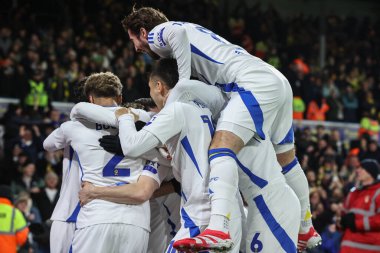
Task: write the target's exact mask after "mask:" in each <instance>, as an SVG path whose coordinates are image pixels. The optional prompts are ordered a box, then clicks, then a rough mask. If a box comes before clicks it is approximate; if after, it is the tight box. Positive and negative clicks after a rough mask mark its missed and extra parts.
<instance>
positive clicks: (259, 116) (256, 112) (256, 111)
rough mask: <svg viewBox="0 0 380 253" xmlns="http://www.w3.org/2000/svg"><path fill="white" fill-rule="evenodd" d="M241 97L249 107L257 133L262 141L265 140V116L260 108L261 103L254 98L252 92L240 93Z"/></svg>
mask: <svg viewBox="0 0 380 253" xmlns="http://www.w3.org/2000/svg"><path fill="white" fill-rule="evenodd" d="M239 95H240V97H241V100H243V103H244V104H245V106H246V107H247V109H248V111H249V114H250V115H251V118H252V119H253V123H254V124H255V127H256V133H257V134H258V135H259V136H260V138H261V139H262V140H265V134H264V132H263V123H264V115H263V111H262V110H261V108H260V105H259V102H258V101H257V100H256V98H255V96H253V94H252V92H251V91H239Z"/></svg>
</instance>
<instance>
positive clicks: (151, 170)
mask: <svg viewBox="0 0 380 253" xmlns="http://www.w3.org/2000/svg"><path fill="white" fill-rule="evenodd" d="M143 170H147V171H150V172H152V173H153V174H157V169H156V168H155V167H153V166H150V165H145V166H144V168H143Z"/></svg>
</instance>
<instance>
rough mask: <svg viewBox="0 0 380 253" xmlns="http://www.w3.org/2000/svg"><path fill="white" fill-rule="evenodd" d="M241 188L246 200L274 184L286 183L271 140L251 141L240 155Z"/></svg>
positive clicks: (238, 156)
mask: <svg viewBox="0 0 380 253" xmlns="http://www.w3.org/2000/svg"><path fill="white" fill-rule="evenodd" d="M237 158H238V160H239V162H238V165H239V188H240V190H241V192H242V193H243V196H244V198H245V199H252V198H254V197H255V196H257V195H258V194H260V192H261V189H263V188H264V189H265V186H268V185H270V184H271V183H272V182H285V178H284V176H283V175H282V173H281V166H280V164H279V163H278V162H277V156H276V153H275V151H274V149H273V145H272V142H271V141H270V140H268V139H267V140H260V141H258V140H256V139H254V138H253V139H251V140H250V141H249V142H248V143H247V144H246V145H245V146H244V147H243V149H242V150H241V151H240V152H239V153H238V155H237Z"/></svg>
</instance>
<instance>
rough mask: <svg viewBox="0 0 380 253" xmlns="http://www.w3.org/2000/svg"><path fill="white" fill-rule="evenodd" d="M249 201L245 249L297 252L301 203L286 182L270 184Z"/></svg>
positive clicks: (249, 250) (278, 252) (270, 252)
mask: <svg viewBox="0 0 380 253" xmlns="http://www.w3.org/2000/svg"><path fill="white" fill-rule="evenodd" d="M246 201H247V202H248V217H247V220H248V232H247V238H246V241H245V243H246V253H249V252H252V253H253V252H257V253H273V252H276V253H281V252H286V253H296V252H297V238H298V230H299V226H300V219H299V217H300V213H301V207H300V203H299V200H298V198H297V196H296V194H295V193H294V192H293V190H292V189H291V188H290V187H289V186H288V185H287V184H285V183H276V184H269V185H268V186H266V187H265V188H264V189H263V190H262V191H261V192H260V194H259V195H257V196H255V197H253V198H248V199H246Z"/></svg>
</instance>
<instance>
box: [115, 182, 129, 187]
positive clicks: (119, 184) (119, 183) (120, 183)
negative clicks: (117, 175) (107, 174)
mask: <svg viewBox="0 0 380 253" xmlns="http://www.w3.org/2000/svg"><path fill="white" fill-rule="evenodd" d="M126 184H129V183H128V182H117V183H115V185H116V186H121V185H126Z"/></svg>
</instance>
